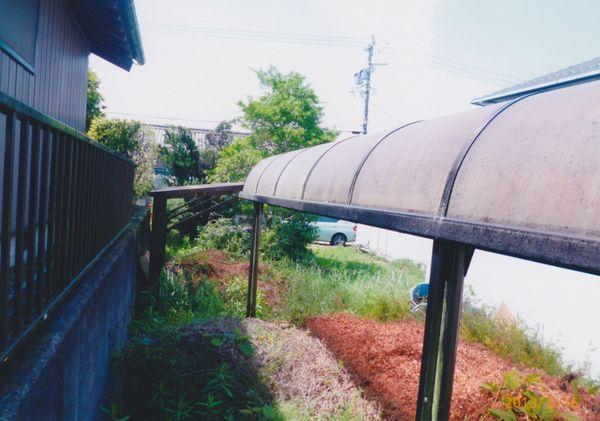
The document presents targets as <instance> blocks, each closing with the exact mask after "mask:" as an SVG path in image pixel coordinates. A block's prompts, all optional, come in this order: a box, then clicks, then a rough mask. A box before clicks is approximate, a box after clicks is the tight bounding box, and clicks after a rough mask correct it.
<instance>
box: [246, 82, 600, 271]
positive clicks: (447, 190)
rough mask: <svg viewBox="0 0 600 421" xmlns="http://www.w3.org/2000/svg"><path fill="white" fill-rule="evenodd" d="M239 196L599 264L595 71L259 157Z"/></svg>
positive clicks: (570, 262)
mask: <svg viewBox="0 0 600 421" xmlns="http://www.w3.org/2000/svg"><path fill="white" fill-rule="evenodd" d="M240 196H241V197H244V198H246V199H250V200H254V201H258V202H263V203H270V204H274V205H279V206H284V207H288V208H292V209H297V210H302V211H308V212H313V213H318V214H321V215H327V216H335V217H339V218H343V219H347V220H351V221H356V222H362V223H365V224H368V225H372V226H378V227H382V228H388V229H393V230H396V231H400V232H405V233H409V234H414V235H419V236H423V237H428V238H433V239H445V240H450V241H456V242H459V243H465V244H468V245H472V246H474V247H476V248H480V249H484V250H489V251H493V252H498V253H502V254H507V255H512V256H517V257H522V258H526V259H531V260H535V261H540V262H544V263H550V264H553V265H557V266H563V267H568V268H572V269H577V270H582V271H586V272H591V273H596V274H599V273H600V82H591V83H587V84H582V85H577V86H573V87H569V88H564V89H560V90H556V91H551V92H544V93H540V94H535V95H531V96H526V97H523V98H519V99H517V100H514V101H512V102H510V103H503V104H494V105H490V106H486V107H483V108H478V109H475V110H472V111H467V112H464V113H461V114H455V115H451V116H447V117H441V118H435V119H431V120H425V121H417V122H411V123H408V124H405V125H403V126H401V127H398V128H394V129H392V130H388V131H385V132H380V133H374V134H368V135H364V136H354V137H348V138H343V139H339V140H336V141H335V142H332V143H328V144H323V145H319V146H314V147H311V148H307V149H302V150H298V151H293V152H288V153H285V154H282V155H277V156H274V157H270V158H267V159H265V160H263V161H262V162H260V163H259V164H258V165H256V167H255V168H254V169H253V170H252V172H251V173H250V175H249V176H248V178H247V180H246V183H245V185H244V189H243V191H242V193H241V194H240Z"/></svg>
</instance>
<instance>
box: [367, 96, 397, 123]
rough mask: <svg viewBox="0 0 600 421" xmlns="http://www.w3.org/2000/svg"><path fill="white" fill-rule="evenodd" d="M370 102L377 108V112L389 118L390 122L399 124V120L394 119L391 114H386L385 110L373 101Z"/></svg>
mask: <svg viewBox="0 0 600 421" xmlns="http://www.w3.org/2000/svg"><path fill="white" fill-rule="evenodd" d="M371 102H372V103H373V106H374V107H375V108H377V109H378V110H379V111H381V112H382V113H383V114H385V115H386V116H388V117H389V118H391V119H392V120H394V121H395V122H396V123H401V121H400V120H399V119H397V118H396V117H394V116H393V115H392V114H390V113H388V112H387V111H386V110H384V109H383V108H381V107H380V106H379V105H378V104H377V103H376V102H375V101H373V100H372V99H371Z"/></svg>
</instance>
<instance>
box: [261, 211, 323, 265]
mask: <svg viewBox="0 0 600 421" xmlns="http://www.w3.org/2000/svg"><path fill="white" fill-rule="evenodd" d="M313 220H314V217H313V216H311V215H308V214H302V213H294V214H292V216H290V217H289V218H285V219H283V218H281V217H279V216H275V217H273V219H272V222H271V226H270V227H269V228H268V229H266V230H265V232H264V234H263V238H262V241H261V252H262V253H263V254H264V256H265V257H267V258H270V259H274V260H278V259H282V258H290V259H294V260H300V259H304V258H306V257H308V256H310V251H309V249H308V245H309V244H310V243H312V242H313V241H314V240H315V236H316V234H317V228H316V227H315V226H314V225H313V224H312V221H313Z"/></svg>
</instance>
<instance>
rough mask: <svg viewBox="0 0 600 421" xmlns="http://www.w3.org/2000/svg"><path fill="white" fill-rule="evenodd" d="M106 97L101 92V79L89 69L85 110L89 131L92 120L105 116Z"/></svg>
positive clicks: (86, 126)
mask: <svg viewBox="0 0 600 421" xmlns="http://www.w3.org/2000/svg"><path fill="white" fill-rule="evenodd" d="M103 109H104V98H103V97H102V94H101V93H100V79H99V78H98V75H97V74H96V73H95V72H94V71H93V70H92V69H88V81H87V106H86V110H85V130H86V131H88V130H89V129H90V126H91V124H92V121H93V120H94V119H96V118H99V117H104V112H103V111H102V110H103Z"/></svg>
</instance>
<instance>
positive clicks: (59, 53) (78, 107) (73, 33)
mask: <svg viewBox="0 0 600 421" xmlns="http://www.w3.org/2000/svg"><path fill="white" fill-rule="evenodd" d="M88 55H89V46H88V42H87V40H86V38H85V36H84V34H83V31H82V30H81V28H80V27H79V25H78V24H77V21H76V20H75V18H74V17H73V15H72V13H71V11H70V9H69V7H68V5H67V3H66V1H65V0H41V1H40V10H39V20H38V35H37V45H36V54H35V63H34V67H35V72H34V74H32V73H31V72H29V71H28V70H27V69H25V67H23V66H22V65H21V64H20V63H19V62H18V61H16V60H14V59H13V58H12V57H11V56H9V55H8V54H6V52H4V51H3V50H1V49H0V91H2V92H4V93H6V94H8V95H10V96H12V97H14V98H16V99H18V100H19V101H21V102H24V103H25V104H27V105H29V106H30V107H33V108H35V109H36V110H38V111H40V112H42V113H44V114H48V115H49V116H51V117H53V118H55V119H57V120H59V121H60V122H62V123H65V124H67V125H69V126H71V127H73V128H75V129H77V130H79V131H84V130H85V108H86V88H87V68H88Z"/></svg>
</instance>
